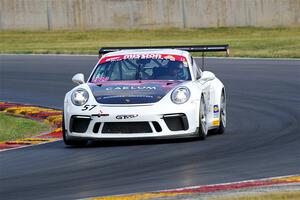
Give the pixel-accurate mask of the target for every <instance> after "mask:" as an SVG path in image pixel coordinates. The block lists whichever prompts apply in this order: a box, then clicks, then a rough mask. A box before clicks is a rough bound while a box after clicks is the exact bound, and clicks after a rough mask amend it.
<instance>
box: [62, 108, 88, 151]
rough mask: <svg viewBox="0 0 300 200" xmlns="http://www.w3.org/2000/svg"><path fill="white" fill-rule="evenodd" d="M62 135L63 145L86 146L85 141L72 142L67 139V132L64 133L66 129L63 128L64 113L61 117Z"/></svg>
mask: <svg viewBox="0 0 300 200" xmlns="http://www.w3.org/2000/svg"><path fill="white" fill-rule="evenodd" d="M61 126H62V135H63V140H64V143H65V145H70V146H85V145H86V144H87V142H88V141H86V140H72V139H70V138H68V135H67V132H66V127H65V117H64V113H63V117H62V124H61Z"/></svg>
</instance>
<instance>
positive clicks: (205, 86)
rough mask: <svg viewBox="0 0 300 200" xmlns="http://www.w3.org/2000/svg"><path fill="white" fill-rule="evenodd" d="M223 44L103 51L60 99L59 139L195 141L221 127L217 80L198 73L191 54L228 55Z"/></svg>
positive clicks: (223, 113)
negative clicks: (86, 73) (62, 105)
mask: <svg viewBox="0 0 300 200" xmlns="http://www.w3.org/2000/svg"><path fill="white" fill-rule="evenodd" d="M228 49H229V48H228V45H210V46H177V47H151V48H149V47H123V48H122V47H120V48H102V49H100V51H99V53H100V55H102V57H101V58H100V59H99V61H98V63H97V64H96V66H95V67H94V69H93V71H92V73H91V75H90V76H89V78H88V79H87V81H86V82H85V80H84V75H83V74H76V75H75V76H74V77H73V79H72V80H73V82H75V83H77V84H79V85H78V86H77V87H75V88H73V89H72V90H71V91H69V92H68V93H67V94H66V95H65V99H64V114H63V139H64V142H65V144H67V145H84V144H86V143H87V142H88V141H89V140H105V139H109V140H112V139H149V138H174V137H176V138H178V137H179V138H181V137H198V138H200V139H205V138H206V136H207V133H208V131H209V130H213V131H214V132H216V133H219V134H221V133H223V132H224V129H225V127H226V93H225V87H224V85H223V84H222V82H221V81H220V80H219V79H218V78H217V77H216V76H215V75H214V74H213V73H212V72H209V71H202V70H201V68H200V67H199V66H198V65H197V63H196V62H195V60H194V58H193V57H192V56H191V54H190V52H195V51H198V52H205V51H228Z"/></svg>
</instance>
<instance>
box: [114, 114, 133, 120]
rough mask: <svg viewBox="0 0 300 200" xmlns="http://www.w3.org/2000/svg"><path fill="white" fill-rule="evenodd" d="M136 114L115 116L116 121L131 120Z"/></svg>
mask: <svg viewBox="0 0 300 200" xmlns="http://www.w3.org/2000/svg"><path fill="white" fill-rule="evenodd" d="M137 116H138V115H137V114H131V115H117V116H116V119H132V118H135V117H137Z"/></svg>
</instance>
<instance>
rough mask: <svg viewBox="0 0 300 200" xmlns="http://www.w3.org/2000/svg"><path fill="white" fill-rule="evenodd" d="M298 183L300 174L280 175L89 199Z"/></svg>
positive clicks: (126, 199) (134, 198)
mask: <svg viewBox="0 0 300 200" xmlns="http://www.w3.org/2000/svg"><path fill="white" fill-rule="evenodd" d="M295 183H299V184H300V174H297V175H290V176H280V177H272V178H264V179H256V180H247V181H239V182H232V183H223V184H214V185H202V186H193V187H184V188H177V189H171V190H161V191H154V192H146V193H135V194H126V195H116V196H107V197H93V198H89V199H90V200H142V199H143V200H144V199H157V198H163V197H174V198H175V197H177V196H181V195H197V194H199V195H200V194H207V193H211V192H220V191H233V190H240V189H250V188H258V187H267V186H276V185H277V186H279V185H288V184H295Z"/></svg>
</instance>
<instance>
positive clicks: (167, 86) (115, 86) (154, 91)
mask: <svg viewBox="0 0 300 200" xmlns="http://www.w3.org/2000/svg"><path fill="white" fill-rule="evenodd" d="M180 83H182V81H169V80H166V81H164V80H163V81H153V80H151V81H144V80H143V81H142V80H141V81H139V80H137V81H103V82H101V83H97V84H94V83H89V87H90V89H91V91H92V93H93V95H94V97H95V99H96V101H97V102H98V103H101V104H145V103H155V102H158V101H159V100H161V99H162V98H163V97H164V96H165V95H166V94H167V93H168V92H169V91H170V90H171V89H173V88H174V87H175V86H177V85H178V84H180Z"/></svg>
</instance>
